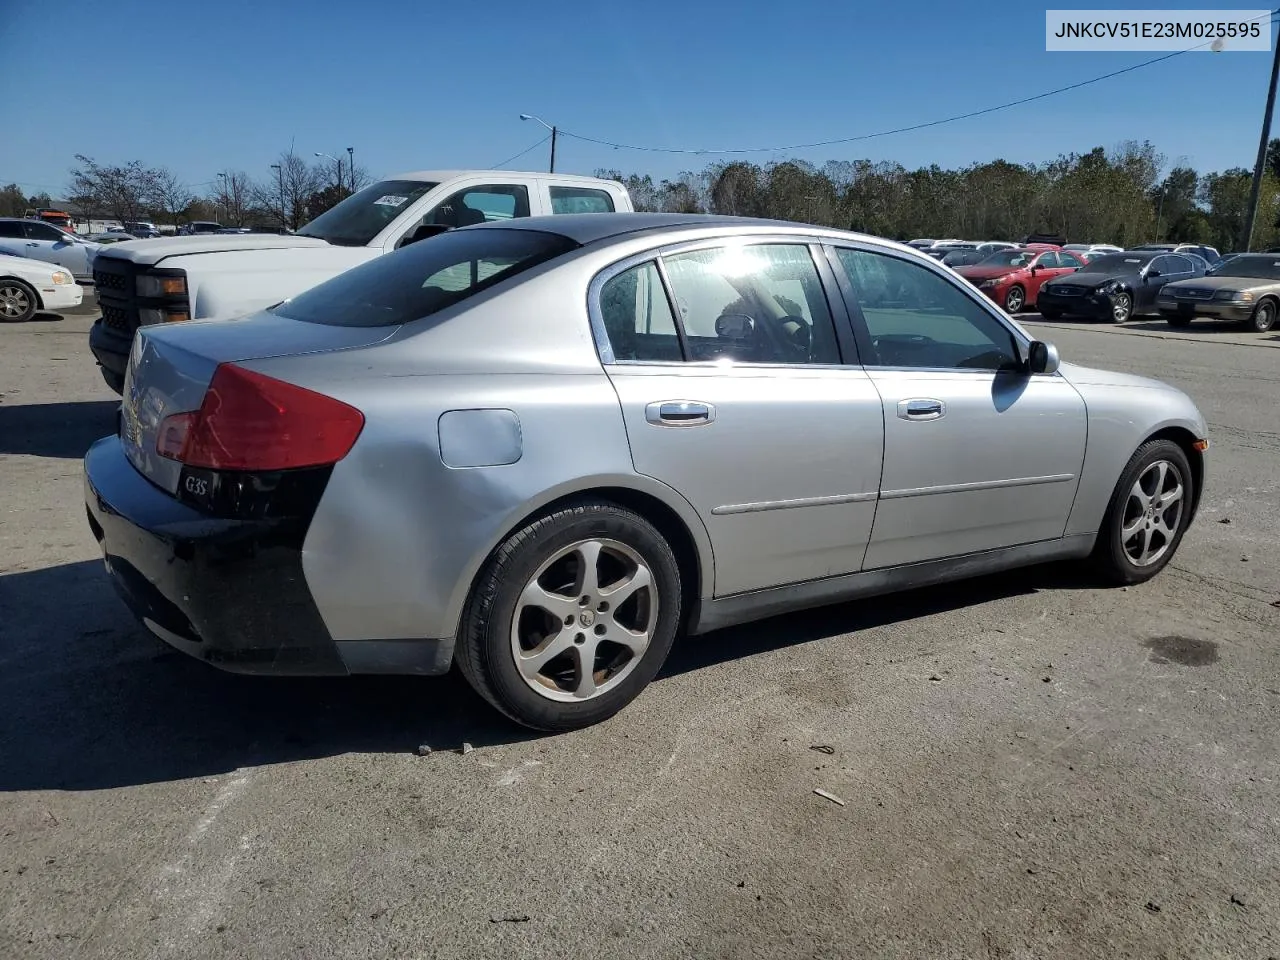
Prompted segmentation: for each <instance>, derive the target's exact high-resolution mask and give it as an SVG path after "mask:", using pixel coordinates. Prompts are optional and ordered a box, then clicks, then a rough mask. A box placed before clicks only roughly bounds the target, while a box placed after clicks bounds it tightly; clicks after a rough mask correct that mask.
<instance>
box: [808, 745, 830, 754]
mask: <svg viewBox="0 0 1280 960" xmlns="http://www.w3.org/2000/svg"><path fill="white" fill-rule="evenodd" d="M809 749H810V750H817V751H818V752H819V753H825V754H826V755H827V756H831V755H832V754H833V753H835V752H836V748H835V747H831V746H828V745H827V744H825V743H815V744H814V745H813V746H811V747H810V748H809Z"/></svg>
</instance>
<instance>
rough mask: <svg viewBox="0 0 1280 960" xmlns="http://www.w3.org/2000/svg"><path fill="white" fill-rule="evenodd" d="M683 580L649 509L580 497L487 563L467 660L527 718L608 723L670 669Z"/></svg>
mask: <svg viewBox="0 0 1280 960" xmlns="http://www.w3.org/2000/svg"><path fill="white" fill-rule="evenodd" d="M681 589H682V587H681V579H680V568H679V565H678V563H677V561H676V557H675V554H674V553H673V552H672V550H671V547H670V545H669V544H668V543H667V541H666V540H665V539H664V538H663V536H662V534H660V533H659V532H658V531H657V529H656V528H654V526H653V525H652V524H651V523H649V522H648V521H647V520H645V519H644V517H642V516H640V515H639V514H638V513H635V512H634V511H632V510H628V509H626V508H624V507H620V506H618V505H616V504H613V503H610V502H608V501H603V500H583V501H579V502H576V503H571V504H569V505H566V506H564V507H561V508H559V509H557V510H555V511H552V512H549V513H546V514H544V515H542V516H541V517H538V518H537V519H535V520H533V521H532V522H530V523H529V524H528V525H526V526H525V527H523V528H522V529H521V530H519V531H517V532H516V533H514V534H512V535H511V536H510V537H508V538H507V540H506V541H504V542H503V543H502V545H501V546H499V547H498V548H497V549H496V550H495V551H494V553H493V555H492V556H491V557H490V558H489V560H488V561H487V562H486V564H485V566H484V568H483V569H482V570H481V573H480V575H479V577H478V578H477V580H476V584H475V587H474V588H473V590H472V594H471V597H470V599H469V600H468V602H467V609H466V612H465V613H464V615H463V622H462V630H461V633H460V635H459V638H458V650H457V660H458V666H459V669H460V670H461V672H462V675H463V676H464V677H466V679H467V681H468V682H469V683H470V684H471V686H472V687H474V688H475V690H476V692H477V693H479V694H480V695H481V696H482V697H484V698H485V699H486V700H488V701H489V703H491V704H492V705H493V706H494V707H496V708H497V709H498V710H500V711H501V712H502V713H504V714H506V715H507V716H508V717H510V718H511V719H512V720H514V721H515V722H516V723H519V724H521V725H522V726H526V727H530V728H532V729H535V730H545V731H564V730H574V729H577V728H580V727H586V726H590V725H592V724H595V723H599V722H601V721H602V720H606V719H608V718H609V717H611V716H613V715H614V714H615V713H617V712H618V711H619V710H621V709H622V708H623V707H625V706H626V705H627V704H628V703H630V702H631V701H632V700H634V699H635V698H636V696H637V695H639V693H640V691H641V690H643V689H644V688H645V687H646V686H647V685H648V684H649V681H651V680H652V679H653V678H654V677H655V676H656V675H657V673H658V671H659V670H660V669H661V668H662V664H663V662H664V661H665V660H666V659H667V654H668V653H669V652H670V650H671V645H672V643H673V642H674V640H675V635H676V629H677V627H678V625H679V623H680V616H681Z"/></svg>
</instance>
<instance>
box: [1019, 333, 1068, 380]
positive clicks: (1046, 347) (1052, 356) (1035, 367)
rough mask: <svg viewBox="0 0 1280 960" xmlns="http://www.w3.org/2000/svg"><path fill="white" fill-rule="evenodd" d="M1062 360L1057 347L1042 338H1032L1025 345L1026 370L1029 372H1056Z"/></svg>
mask: <svg viewBox="0 0 1280 960" xmlns="http://www.w3.org/2000/svg"><path fill="white" fill-rule="evenodd" d="M1061 363H1062V361H1061V359H1060V358H1059V357H1058V348H1057V347H1055V346H1054V345H1053V344H1052V343H1046V342H1045V341H1043V340H1033V341H1031V345H1030V346H1029V347H1027V370H1028V372H1030V373H1057V372H1058V367H1059V366H1060V365H1061Z"/></svg>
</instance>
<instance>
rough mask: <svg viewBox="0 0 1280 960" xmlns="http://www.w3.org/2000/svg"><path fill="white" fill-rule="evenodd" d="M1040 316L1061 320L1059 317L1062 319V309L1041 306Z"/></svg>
mask: <svg viewBox="0 0 1280 960" xmlns="http://www.w3.org/2000/svg"><path fill="white" fill-rule="evenodd" d="M1040 316H1042V317H1044V318H1045V319H1046V320H1061V319H1062V311H1061V310H1052V309H1050V308H1049V307H1041V308H1040Z"/></svg>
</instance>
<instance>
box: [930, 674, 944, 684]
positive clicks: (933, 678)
mask: <svg viewBox="0 0 1280 960" xmlns="http://www.w3.org/2000/svg"><path fill="white" fill-rule="evenodd" d="M929 679H930V680H932V681H933V682H934V683H941V682H942V678H941V677H940V676H938V675H937V674H936V673H935V674H934V675H933V676H931V677H930V678H929Z"/></svg>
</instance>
